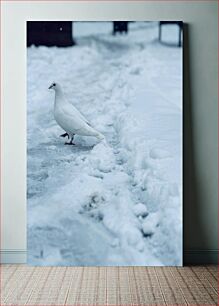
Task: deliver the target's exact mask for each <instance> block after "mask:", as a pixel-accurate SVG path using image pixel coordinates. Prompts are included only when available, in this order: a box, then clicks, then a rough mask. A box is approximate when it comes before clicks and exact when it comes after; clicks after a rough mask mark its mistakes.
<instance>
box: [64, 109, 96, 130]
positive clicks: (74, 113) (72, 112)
mask: <svg viewBox="0 0 219 306" xmlns="http://www.w3.org/2000/svg"><path fill="white" fill-rule="evenodd" d="M65 111H66V112H68V114H69V115H70V116H77V117H78V118H80V119H81V120H83V121H85V122H86V123H87V124H88V125H90V126H91V124H90V122H89V121H88V120H87V119H86V118H85V117H84V115H82V113H81V112H79V110H78V109H77V108H76V107H75V106H73V105H72V104H70V103H66V105H65Z"/></svg>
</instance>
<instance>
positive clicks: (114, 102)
mask: <svg viewBox="0 0 219 306" xmlns="http://www.w3.org/2000/svg"><path fill="white" fill-rule="evenodd" d="M90 26H91V23H88V24H86V23H74V31H75V35H76V38H77V45H76V46H74V47H69V48H55V47H52V48H47V47H33V46H32V47H31V48H29V49H28V51H27V113H28V122H27V125H28V131H27V145H28V148H27V149H28V168H27V170H28V171H27V175H28V186H27V187H28V189H27V198H28V262H29V264H32V265H81V266H86V265H99V266H101V265H121V266H122V265H138V266H139V265H140V266H145V265H147V266H153V265H159V266H162V265H181V264H182V49H181V48H177V47H175V48H174V47H173V46H172V45H171V46H168V45H167V44H165V45H162V44H160V43H159V42H158V40H157V37H158V26H157V23H156V22H147V23H143V22H138V23H133V24H131V25H130V27H131V31H130V32H129V33H128V35H116V36H112V35H111V34H110V32H109V31H108V29H109V28H111V24H110V26H109V23H94V24H92V33H91V27H90ZM101 27H102V30H99V29H101ZM88 29H89V30H88ZM89 31H90V32H89ZM176 33H177V28H176V27H175V26H166V27H165V33H164V34H165V35H166V37H167V38H168V39H169V38H172V37H173V38H172V39H173V40H174V37H175V35H176ZM176 36H177V35H176ZM164 37H165V36H164ZM54 81H55V82H59V83H60V84H61V85H62V87H63V89H64V92H65V94H66V97H67V98H68V99H69V101H71V103H72V104H73V105H75V106H76V107H77V108H78V109H79V110H80V111H81V112H82V114H83V115H84V116H85V117H86V118H87V119H88V120H89V121H90V122H91V123H92V125H93V126H94V127H95V128H96V129H97V130H98V131H100V132H101V133H102V134H104V136H105V138H106V141H102V142H98V141H97V140H96V139H95V138H93V137H82V136H76V137H75V140H74V142H75V143H76V146H65V145H64V141H65V140H64V139H63V138H61V137H59V135H61V134H62V133H63V130H62V129H61V128H60V127H59V126H58V125H57V124H56V122H55V120H54V115H53V102H54V95H53V94H52V93H51V92H49V91H48V90H47V88H48V86H49V85H50V84H51V83H52V82H54Z"/></svg>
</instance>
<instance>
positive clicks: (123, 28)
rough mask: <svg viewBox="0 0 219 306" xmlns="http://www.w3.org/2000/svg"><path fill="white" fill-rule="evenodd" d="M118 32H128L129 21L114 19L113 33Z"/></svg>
mask: <svg viewBox="0 0 219 306" xmlns="http://www.w3.org/2000/svg"><path fill="white" fill-rule="evenodd" d="M116 33H125V34H127V33H128V21H113V35H115V34H116Z"/></svg>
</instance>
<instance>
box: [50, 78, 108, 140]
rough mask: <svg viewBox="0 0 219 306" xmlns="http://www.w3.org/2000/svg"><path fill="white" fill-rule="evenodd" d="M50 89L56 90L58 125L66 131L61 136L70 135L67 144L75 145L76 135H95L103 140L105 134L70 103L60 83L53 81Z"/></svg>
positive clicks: (55, 105)
mask: <svg viewBox="0 0 219 306" xmlns="http://www.w3.org/2000/svg"><path fill="white" fill-rule="evenodd" d="M49 89H53V90H54V91H55V103H54V117H55V120H56V122H57V123H58V125H60V126H61V128H63V130H65V131H66V133H64V134H62V135H60V136H61V137H66V136H68V139H70V141H69V142H66V143H65V144H68V145H74V143H73V139H74V136H75V135H76V134H77V135H82V136H94V137H96V138H97V139H99V140H103V139H104V136H103V135H102V134H101V133H99V132H98V131H96V130H95V129H94V128H93V127H92V126H91V125H90V123H89V122H88V120H87V119H86V118H85V117H84V116H83V115H82V114H81V113H80V112H79V111H78V110H77V109H76V108H75V107H74V106H73V105H72V104H71V103H69V102H68V101H67V100H66V98H65V96H64V93H63V91H62V88H61V86H60V85H59V84H58V83H52V84H51V85H50V86H49Z"/></svg>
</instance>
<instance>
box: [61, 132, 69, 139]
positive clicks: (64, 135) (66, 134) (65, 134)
mask: <svg viewBox="0 0 219 306" xmlns="http://www.w3.org/2000/svg"><path fill="white" fill-rule="evenodd" d="M66 136H68V139H69V135H68V133H64V134H62V135H60V137H66Z"/></svg>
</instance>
